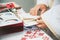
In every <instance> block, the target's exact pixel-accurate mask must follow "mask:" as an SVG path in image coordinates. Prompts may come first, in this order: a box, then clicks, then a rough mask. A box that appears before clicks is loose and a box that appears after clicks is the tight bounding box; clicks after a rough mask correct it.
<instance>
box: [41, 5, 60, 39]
mask: <svg viewBox="0 0 60 40" xmlns="http://www.w3.org/2000/svg"><path fill="white" fill-rule="evenodd" d="M59 8H60V5H57V6H54V7H52V8H51V9H50V10H49V11H47V12H45V13H44V14H42V15H41V17H42V20H43V21H44V22H45V24H46V25H47V26H48V28H49V29H50V30H51V32H52V33H53V34H54V35H55V36H56V37H57V38H59V39H60V11H59V10H60V9H59Z"/></svg>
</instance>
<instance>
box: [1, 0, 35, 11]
mask: <svg viewBox="0 0 60 40" xmlns="http://www.w3.org/2000/svg"><path fill="white" fill-rule="evenodd" d="M34 1H35V0H0V3H7V2H16V3H17V4H19V5H20V6H21V7H22V8H23V9H24V10H25V11H26V12H29V10H30V9H31V8H32V7H33V6H34V5H35V2H34Z"/></svg>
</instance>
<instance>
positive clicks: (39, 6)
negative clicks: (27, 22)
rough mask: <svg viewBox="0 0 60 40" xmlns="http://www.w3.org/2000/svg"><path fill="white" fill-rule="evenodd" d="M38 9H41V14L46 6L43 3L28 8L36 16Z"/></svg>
mask: <svg viewBox="0 0 60 40" xmlns="http://www.w3.org/2000/svg"><path fill="white" fill-rule="evenodd" d="M39 9H40V11H41V12H40V14H42V13H44V12H45V11H46V10H47V6H46V5H45V4H39V5H36V6H35V7H33V8H32V9H31V10H30V14H31V15H33V16H37V14H38V11H39Z"/></svg>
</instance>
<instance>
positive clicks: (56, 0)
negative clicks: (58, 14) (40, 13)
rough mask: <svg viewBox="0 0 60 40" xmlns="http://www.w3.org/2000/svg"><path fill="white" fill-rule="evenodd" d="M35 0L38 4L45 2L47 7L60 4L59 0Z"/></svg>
mask: <svg viewBox="0 0 60 40" xmlns="http://www.w3.org/2000/svg"><path fill="white" fill-rule="evenodd" d="M36 1H37V3H36V4H37V5H38V4H45V5H47V6H48V7H52V6H55V5H57V4H60V0H36Z"/></svg>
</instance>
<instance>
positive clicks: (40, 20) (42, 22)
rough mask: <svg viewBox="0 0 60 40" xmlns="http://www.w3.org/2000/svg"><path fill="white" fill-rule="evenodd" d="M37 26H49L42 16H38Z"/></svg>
mask: <svg viewBox="0 0 60 40" xmlns="http://www.w3.org/2000/svg"><path fill="white" fill-rule="evenodd" d="M37 23H38V24H37V25H36V26H37V27H39V28H46V27H47V25H46V24H45V23H44V21H43V20H42V18H41V17H40V18H38V19H37Z"/></svg>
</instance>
